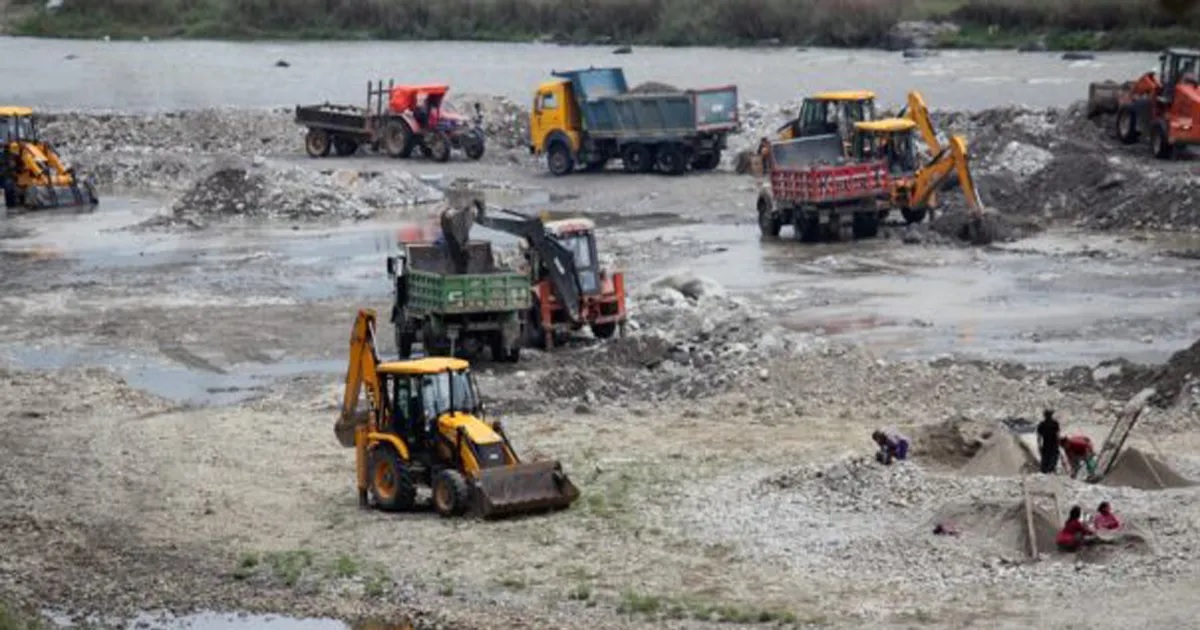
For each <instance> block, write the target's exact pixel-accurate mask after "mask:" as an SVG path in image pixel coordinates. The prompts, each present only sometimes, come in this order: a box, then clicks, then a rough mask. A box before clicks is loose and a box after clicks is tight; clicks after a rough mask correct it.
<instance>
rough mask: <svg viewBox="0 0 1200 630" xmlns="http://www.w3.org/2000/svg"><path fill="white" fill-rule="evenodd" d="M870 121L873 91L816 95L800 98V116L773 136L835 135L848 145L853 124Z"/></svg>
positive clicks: (872, 114) (873, 116) (873, 107)
mask: <svg viewBox="0 0 1200 630" xmlns="http://www.w3.org/2000/svg"><path fill="white" fill-rule="evenodd" d="M874 119H875V93H874V92H869V91H865V90H854V91H841V92H819V93H817V94H814V95H813V96H810V97H807V98H805V99H804V103H803V104H802V105H801V106H800V115H799V116H798V117H796V118H795V119H793V120H790V121H788V122H787V124H785V125H784V126H782V127H780V128H779V130H778V133H777V135H778V137H779V139H781V140H791V139H793V138H801V137H806V136H821V135H827V134H832V133H836V134H839V135H841V137H842V141H843V142H848V141H849V140H850V138H851V135H852V134H853V133H854V125H855V123H858V122H862V121H864V120H874Z"/></svg>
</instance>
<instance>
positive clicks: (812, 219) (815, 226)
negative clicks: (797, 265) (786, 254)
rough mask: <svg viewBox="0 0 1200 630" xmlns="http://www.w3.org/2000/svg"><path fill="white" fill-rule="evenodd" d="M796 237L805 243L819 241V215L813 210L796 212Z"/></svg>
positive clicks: (820, 235)
mask: <svg viewBox="0 0 1200 630" xmlns="http://www.w3.org/2000/svg"><path fill="white" fill-rule="evenodd" d="M795 214H796V223H795V225H794V229H795V230H796V238H797V239H799V240H800V241H802V242H805V243H820V242H821V237H822V236H823V235H822V234H821V215H819V214H817V213H816V212H815V211H812V212H803V211H800V212H796V213H795Z"/></svg>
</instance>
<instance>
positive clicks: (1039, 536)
mask: <svg viewBox="0 0 1200 630" xmlns="http://www.w3.org/2000/svg"><path fill="white" fill-rule="evenodd" d="M1058 520H1059V519H1058V517H1057V516H1056V515H1054V514H1051V513H1050V512H1049V511H1047V510H1044V509H1042V508H1040V507H1037V506H1034V508H1033V532H1034V536H1035V538H1036V545H1037V550H1038V552H1039V553H1053V552H1055V551H1057V549H1058V548H1057V546H1056V545H1055V544H1054V537H1055V535H1056V534H1057V533H1058V527H1059V523H1058ZM937 524H942V525H949V526H951V527H952V528H953V529H955V530H957V531H958V532H959V536H961V537H962V538H963V540H966V541H968V542H970V543H972V544H975V545H979V546H984V547H988V548H990V549H992V550H994V551H997V552H1001V553H1004V554H1006V555H1008V556H1009V557H1012V555H1013V554H1014V553H1017V554H1021V555H1022V556H1028V554H1029V528H1028V526H1027V524H1026V518H1025V506H1024V504H1022V503H1019V502H1017V503H992V502H987V501H974V502H963V503H951V504H948V505H945V506H943V507H942V508H941V509H939V510H937V511H936V512H935V516H934V518H933V520H932V521H931V522H930V524H929V527H930V529H932V528H933V527H934V526H935V525H937Z"/></svg>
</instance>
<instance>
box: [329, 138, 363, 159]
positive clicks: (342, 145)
mask: <svg viewBox="0 0 1200 630" xmlns="http://www.w3.org/2000/svg"><path fill="white" fill-rule="evenodd" d="M357 151H358V141H357V140H355V139H353V138H345V137H342V136H338V137H336V138H334V139H333V152H334V153H336V154H338V155H339V156H341V157H346V156H348V155H354V154H355V153H356V152H357Z"/></svg>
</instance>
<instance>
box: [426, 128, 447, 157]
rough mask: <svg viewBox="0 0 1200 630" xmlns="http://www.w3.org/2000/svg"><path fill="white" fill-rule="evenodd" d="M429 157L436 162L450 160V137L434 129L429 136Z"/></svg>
mask: <svg viewBox="0 0 1200 630" xmlns="http://www.w3.org/2000/svg"><path fill="white" fill-rule="evenodd" d="M429 154H430V155H429V157H431V158H433V161H435V162H446V161H449V160H450V138H448V137H446V134H445V133H443V132H441V131H434V132H433V133H432V134H430V136H429Z"/></svg>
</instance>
